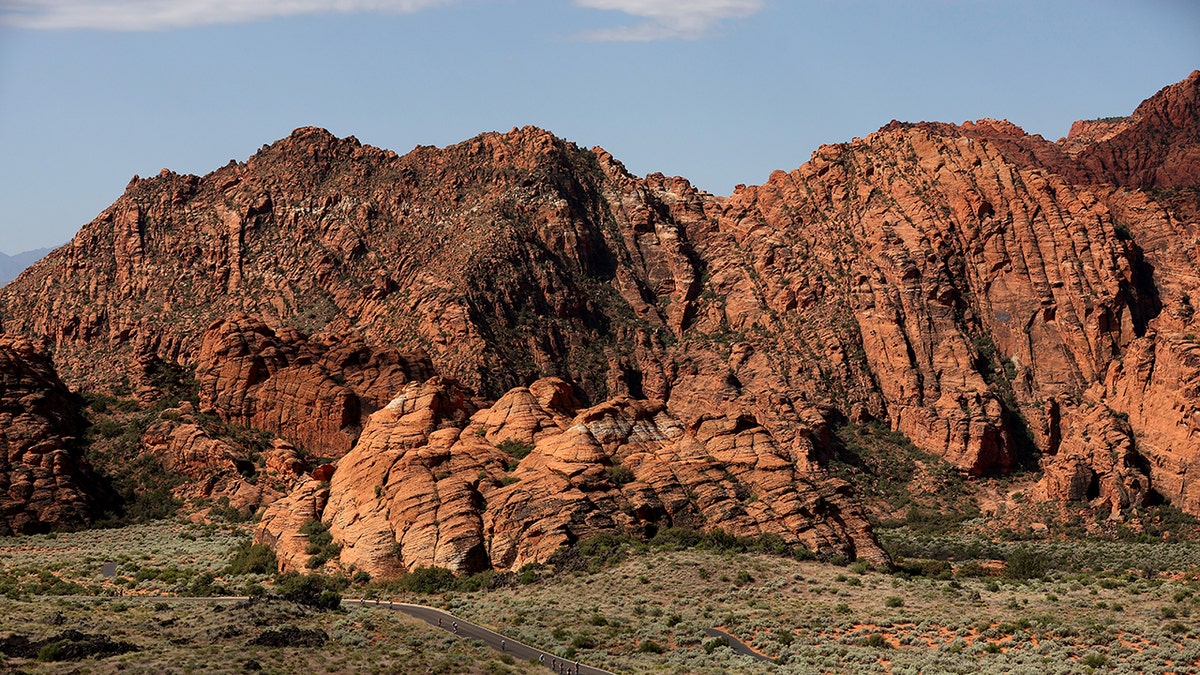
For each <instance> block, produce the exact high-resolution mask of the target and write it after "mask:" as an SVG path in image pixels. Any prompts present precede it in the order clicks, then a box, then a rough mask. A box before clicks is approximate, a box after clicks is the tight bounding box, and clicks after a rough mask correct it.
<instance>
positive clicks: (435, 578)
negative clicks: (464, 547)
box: [399, 567, 457, 593]
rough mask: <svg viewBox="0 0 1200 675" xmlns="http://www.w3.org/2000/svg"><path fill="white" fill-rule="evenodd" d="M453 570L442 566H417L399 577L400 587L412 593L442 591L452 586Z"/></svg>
mask: <svg viewBox="0 0 1200 675" xmlns="http://www.w3.org/2000/svg"><path fill="white" fill-rule="evenodd" d="M456 582H457V579H455V577H454V572H451V571H450V570H448V569H446V568H444V567H417V568H416V569H412V570H409V572H408V574H405V575H404V576H402V577H400V579H399V585H400V588H402V589H404V590H406V591H411V592H413V593H442V592H445V591H448V590H451V589H453V588H454V586H455V584H456Z"/></svg>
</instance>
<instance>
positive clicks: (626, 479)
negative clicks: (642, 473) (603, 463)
mask: <svg viewBox="0 0 1200 675" xmlns="http://www.w3.org/2000/svg"><path fill="white" fill-rule="evenodd" d="M604 471H605V472H606V473H607V474H608V479H609V480H611V481H612V482H613V484H614V485H626V484H628V483H632V482H633V481H634V476H633V469H630V468H629V467H627V466H625V465H624V464H613V465H612V466H609V467H605V468H604Z"/></svg>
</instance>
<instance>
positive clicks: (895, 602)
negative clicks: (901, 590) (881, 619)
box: [883, 595, 904, 607]
mask: <svg viewBox="0 0 1200 675" xmlns="http://www.w3.org/2000/svg"><path fill="white" fill-rule="evenodd" d="M883 604H884V606H885V607H903V606H904V598H902V597H900V596H898V595H889V596H888V597H887V599H886V600H884V601H883Z"/></svg>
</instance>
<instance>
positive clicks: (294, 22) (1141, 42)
mask: <svg viewBox="0 0 1200 675" xmlns="http://www.w3.org/2000/svg"><path fill="white" fill-rule="evenodd" d="M1196 68H1200V3H1198V2H1194V1H1193V0H1136V1H1132V0H1131V1H1124V2H1117V1H1115V0H1088V1H1086V2H1084V1H1077V0H1037V1H1026V0H1006V1H1003V2H1001V1H994V2H989V1H984V0H908V1H901V0H844V1H838V0H0V251H3V252H7V253H15V252H19V251H23V250H27V249H31V248H36V247H40V246H54V245H59V244H62V243H64V242H66V241H67V240H68V239H69V238H70V237H71V235H72V234H73V233H74V232H75V231H76V230H78V229H79V227H80V226H82V225H83V224H84V223H86V222H88V221H89V220H91V219H92V218H93V217H94V216H95V215H96V214H97V213H98V212H100V211H101V210H103V209H104V208H105V207H107V206H108V205H109V204H110V203H112V202H113V201H114V200H115V199H116V198H117V197H118V196H119V195H120V194H121V192H122V191H123V190H124V188H125V184H126V183H127V182H128V181H129V178H130V177H131V176H132V175H134V174H140V175H142V176H149V175H154V174H156V173H157V172H158V171H159V170H160V169H162V168H163V167H168V168H170V169H172V170H175V171H179V172H181V173H198V174H203V173H207V172H208V171H211V170H213V169H216V168H217V167H219V166H221V165H223V164H225V163H226V162H228V161H229V160H230V159H237V160H244V159H245V158H246V157H248V156H250V155H251V154H253V153H254V152H255V151H256V150H257V149H258V148H259V147H260V146H261V145H262V144H264V143H270V142H272V141H274V140H276V139H278V138H281V137H283V136H286V135H287V134H288V133H290V132H291V130H292V129H293V128H295V127H298V126H304V125H316V126H323V127H326V128H328V129H329V130H331V131H332V132H334V133H335V134H337V135H339V136H348V135H354V136H357V137H358V138H359V140H361V141H363V142H364V143H370V144H372V145H377V146H380V147H385V148H390V149H392V150H395V151H397V152H400V153H404V152H406V151H408V150H410V149H411V148H412V147H413V146H415V145H418V144H433V145H447V144H450V143H455V142H458V141H461V140H464V139H466V138H470V137H471V136H474V135H475V134H478V133H480V132H483V131H492V130H498V131H505V130H508V129H510V128H512V127H514V126H521V125H525V124H534V125H538V126H541V127H545V128H547V129H550V130H551V131H553V132H554V133H556V134H558V135H559V136H562V137H564V138H567V139H569V140H572V141H575V142H577V143H579V144H580V145H583V146H587V147H591V146H593V145H600V146H603V147H605V148H606V149H608V150H609V151H610V152H612V153H613V154H614V155H615V156H616V157H617V158H618V159H620V160H622V161H623V162H625V164H626V166H627V167H628V168H629V169H630V170H631V171H633V172H634V173H637V174H645V173H648V172H652V171H661V172H663V173H667V174H676V175H682V176H686V177H687V178H689V179H691V180H692V181H693V182H694V183H696V184H697V185H698V186H700V187H702V188H704V189H707V190H710V191H712V192H714V193H717V194H728V193H729V192H730V191H731V190H732V188H733V186H734V185H735V184H737V183H749V184H754V183H761V182H763V181H764V180H766V178H767V176H768V175H769V174H770V172H771V171H772V170H773V169H790V168H794V167H796V166H799V165H800V164H802V163H804V162H805V161H807V160H808V158H809V156H810V154H811V153H812V151H813V150H815V149H816V148H817V147H818V146H819V145H821V144H822V143H837V142H842V141H847V140H849V139H851V138H853V137H855V136H865V135H866V134H868V133H871V132H872V131H874V130H876V129H878V128H879V127H880V126H883V125H884V124H886V123H887V122H889V121H890V120H892V119H900V120H905V121H919V120H939V121H947V122H962V121H963V120H968V119H977V118H980V117H998V118H1007V119H1009V120H1011V121H1013V122H1015V123H1016V124H1019V125H1021V126H1022V127H1024V128H1025V129H1026V130H1027V131H1029V132H1031V133H1039V134H1042V135H1043V136H1045V137H1047V138H1050V139H1057V138H1058V137H1060V136H1063V135H1065V134H1066V132H1067V129H1068V128H1069V126H1070V124H1071V122H1072V121H1073V120H1075V119H1081V118H1094V117H1104V116H1110V115H1122V114H1127V113H1129V112H1131V111H1132V110H1133V108H1134V107H1135V106H1136V105H1137V104H1138V103H1139V102H1140V101H1142V100H1143V99H1145V98H1147V97H1148V96H1150V95H1152V94H1153V93H1154V92H1155V91H1157V90H1158V89H1159V88H1161V87H1163V86H1165V85H1168V84H1171V83H1174V82H1177V81H1179V80H1181V79H1183V78H1184V77H1186V76H1187V74H1188V73H1189V72H1190V71H1191V70H1193V69H1196Z"/></svg>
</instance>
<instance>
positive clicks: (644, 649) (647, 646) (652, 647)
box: [637, 640, 667, 654]
mask: <svg viewBox="0 0 1200 675" xmlns="http://www.w3.org/2000/svg"><path fill="white" fill-rule="evenodd" d="M637 650H638V653H639V654H662V653H663V652H665V651H667V650H666V648H665V647H663V646H662V645H660V644H658V643H657V642H655V641H654V640H642V643H641V644H640V645H638V648H637Z"/></svg>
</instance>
